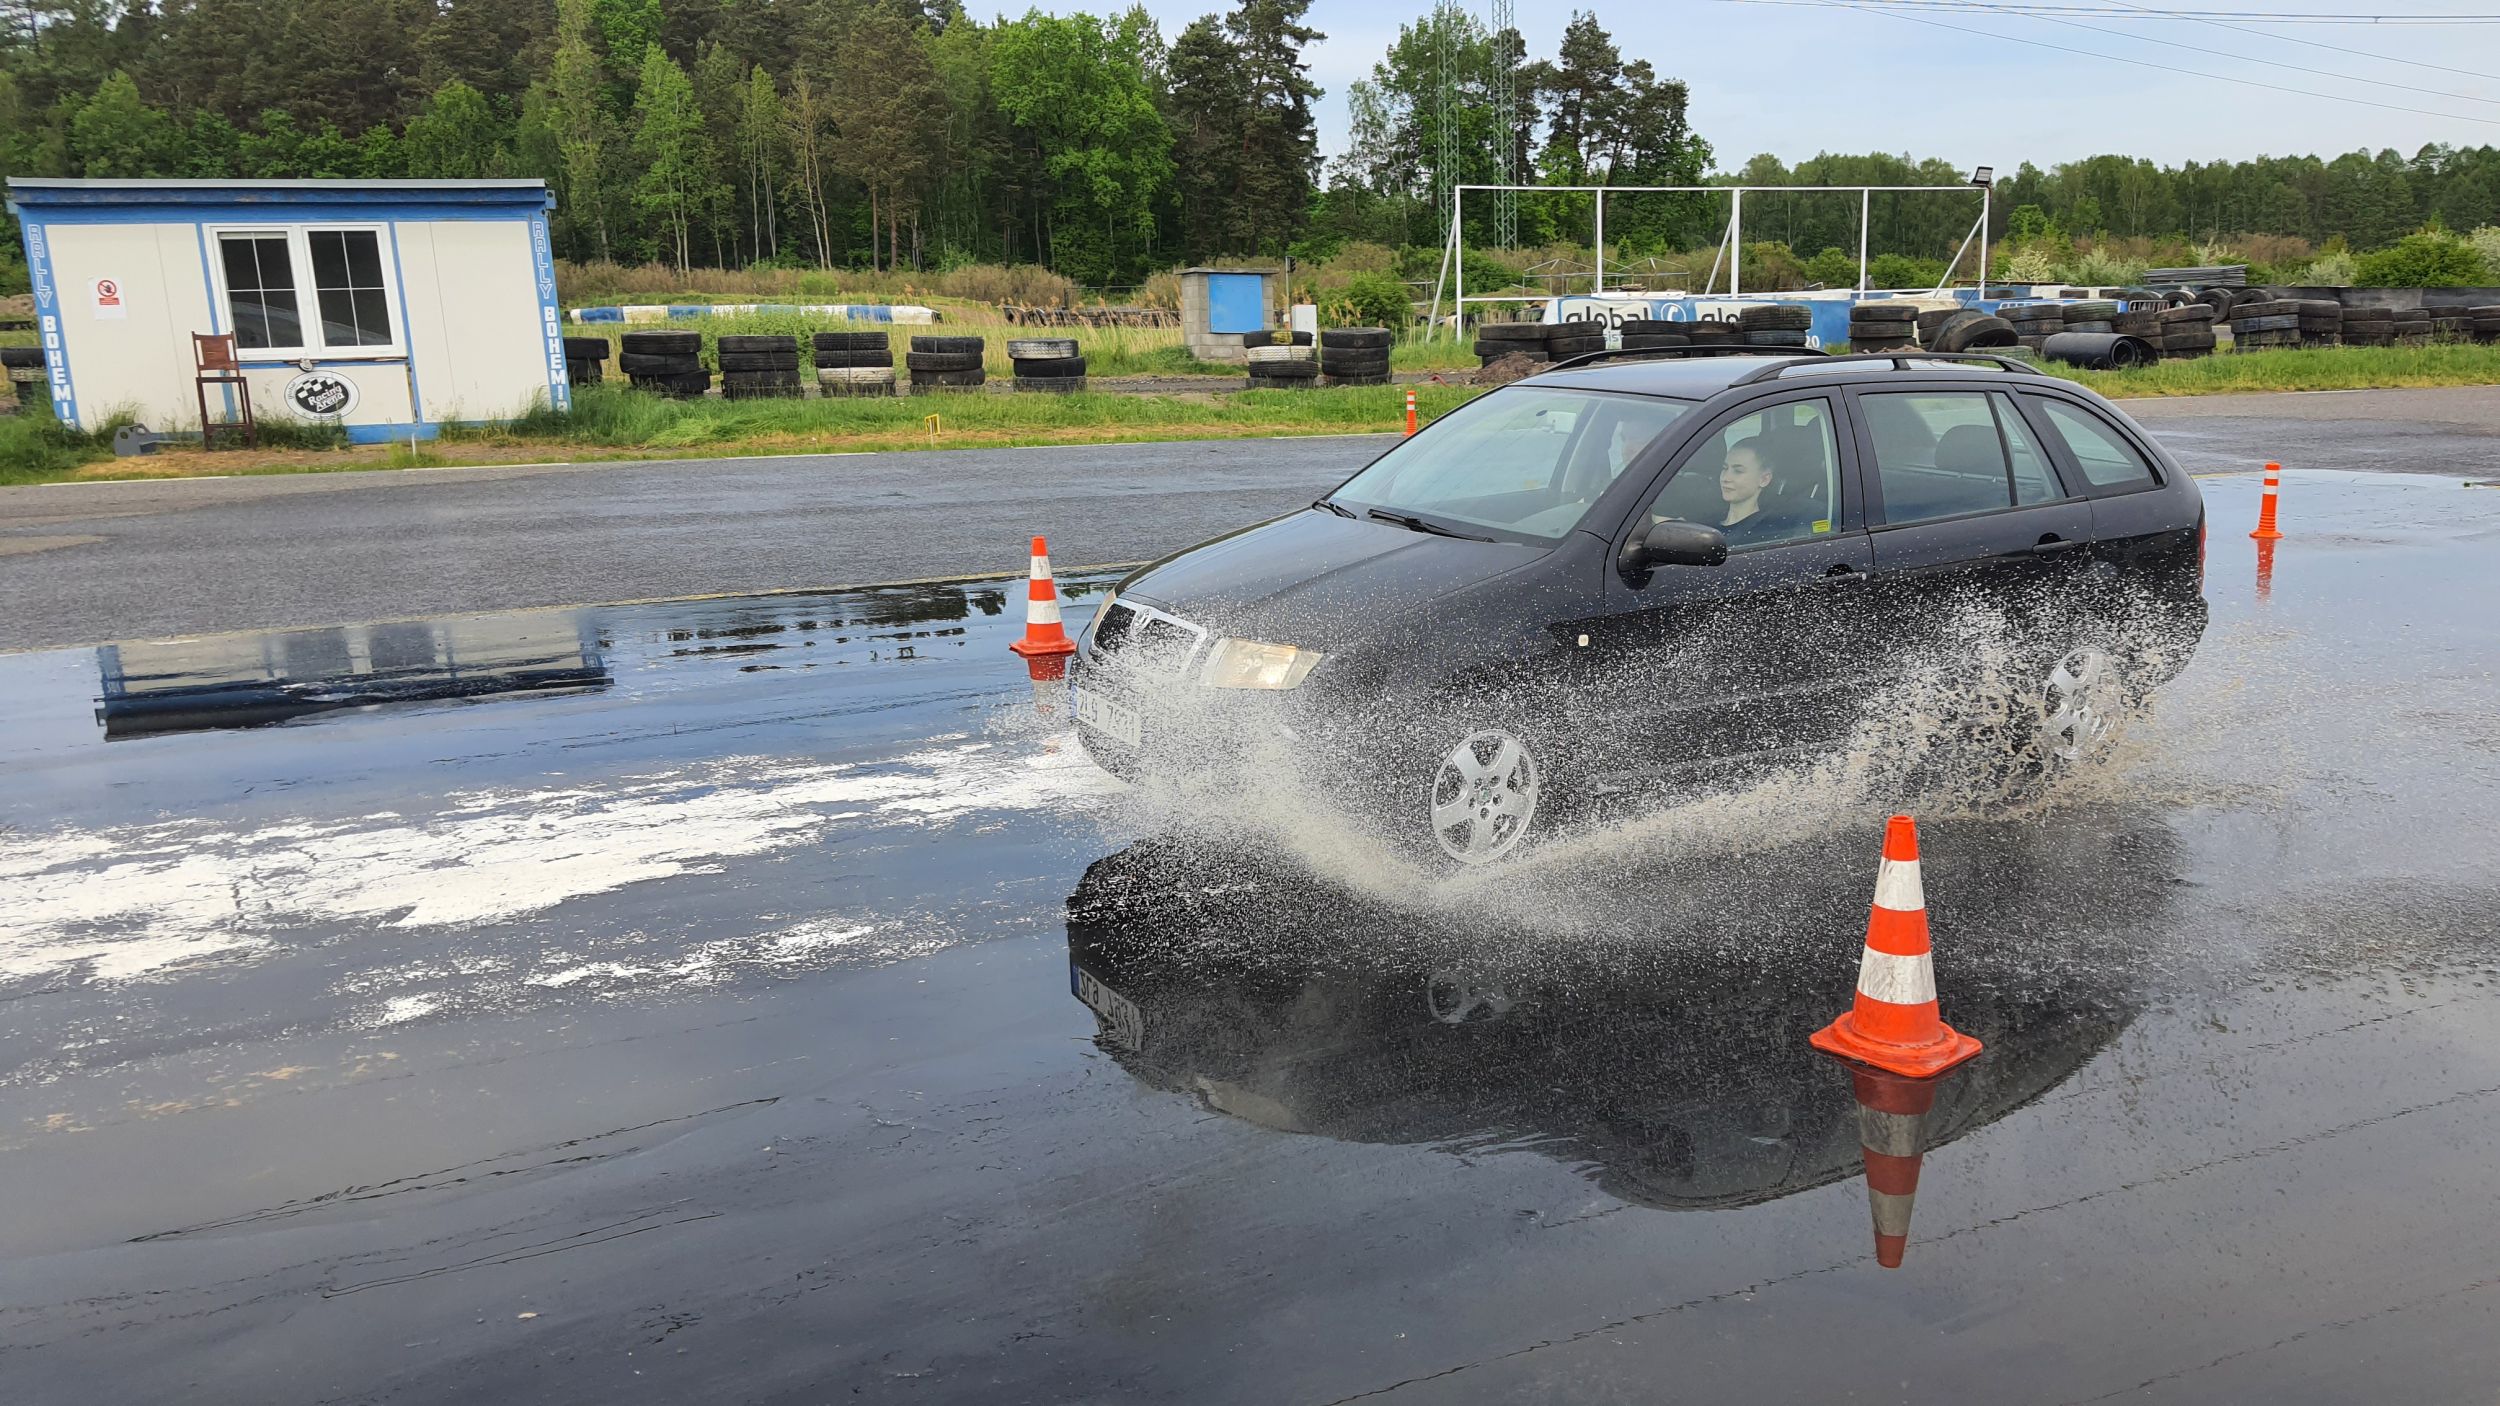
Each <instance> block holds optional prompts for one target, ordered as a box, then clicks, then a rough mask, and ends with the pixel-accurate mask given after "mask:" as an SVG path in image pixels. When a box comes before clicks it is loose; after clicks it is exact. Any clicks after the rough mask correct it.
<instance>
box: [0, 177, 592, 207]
mask: <svg viewBox="0 0 2500 1406" xmlns="http://www.w3.org/2000/svg"><path fill="white" fill-rule="evenodd" d="M8 192H9V203H10V204H11V205H13V206H14V205H38V206H67V205H79V206H98V205H109V206H120V207H135V206H164V207H169V208H179V207H182V206H187V205H225V206H233V205H368V204H375V203H379V202H385V201H387V202H389V203H392V204H399V205H408V204H422V205H517V206H522V207H526V208H529V209H535V210H552V209H554V208H555V196H554V195H553V193H551V192H550V191H549V190H548V189H547V183H546V182H545V181H541V180H510V181H101V180H63V179H57V178H49V177H42V178H29V177H22V176H20V177H11V178H10V180H9V182H8Z"/></svg>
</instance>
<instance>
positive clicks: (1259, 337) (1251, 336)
mask: <svg viewBox="0 0 2500 1406" xmlns="http://www.w3.org/2000/svg"><path fill="white" fill-rule="evenodd" d="M1241 344H1242V345H1243V346H1244V347H1272V346H1274V345H1276V334H1275V333H1273V332H1244V333H1242V334H1241Z"/></svg>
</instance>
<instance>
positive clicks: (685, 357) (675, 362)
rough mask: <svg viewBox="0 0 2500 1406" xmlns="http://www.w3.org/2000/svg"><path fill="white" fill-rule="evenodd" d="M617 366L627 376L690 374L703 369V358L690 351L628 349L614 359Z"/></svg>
mask: <svg viewBox="0 0 2500 1406" xmlns="http://www.w3.org/2000/svg"><path fill="white" fill-rule="evenodd" d="M616 364H617V368H618V369H619V370H621V371H623V372H624V373H625V374H626V375H628V376H692V375H695V374H697V373H700V372H702V371H703V358H702V357H700V356H696V355H693V354H692V353H678V352H670V353H668V354H667V355H664V356H663V355H659V354H656V353H652V352H634V351H629V352H627V353H625V354H624V355H623V356H620V357H618V358H617V359H616Z"/></svg>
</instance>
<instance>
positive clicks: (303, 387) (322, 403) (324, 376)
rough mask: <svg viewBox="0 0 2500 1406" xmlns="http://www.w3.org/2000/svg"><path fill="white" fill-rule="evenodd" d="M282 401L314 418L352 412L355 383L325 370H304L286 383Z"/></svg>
mask: <svg viewBox="0 0 2500 1406" xmlns="http://www.w3.org/2000/svg"><path fill="white" fill-rule="evenodd" d="M285 394H286V403H287V404H288V405H291V406H293V407H294V408H295V409H297V410H299V411H301V412H303V413H304V414H306V415H309V416H311V417H313V418H314V419H316V420H332V419H336V418H338V417H339V416H342V415H351V414H354V413H355V410H356V402H357V400H358V396H357V393H356V383H355V382H354V381H351V380H349V379H347V378H346V377H345V376H341V375H338V374H336V373H334V372H329V371H307V372H305V373H304V374H303V375H301V376H298V377H296V378H295V379H294V380H292V381H289V382H287V383H286V392H285Z"/></svg>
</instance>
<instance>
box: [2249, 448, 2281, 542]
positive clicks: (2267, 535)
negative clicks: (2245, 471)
mask: <svg viewBox="0 0 2500 1406" xmlns="http://www.w3.org/2000/svg"><path fill="white" fill-rule="evenodd" d="M2282 488H2283V466H2282V465H2281V464H2268V465H2266V496H2265V497H2263V498H2260V499H2259V500H2257V530H2256V531H2254V532H2251V533H2249V534H2248V535H2249V536H2251V537H2254V538H2256V539H2257V540H2258V541H2260V542H2275V541H2280V540H2282V537H2283V534H2282V533H2281V532H2280V531H2278V530H2276V528H2275V525H2274V495H2275V494H2276V493H2278V492H2280V491H2282Z"/></svg>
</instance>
